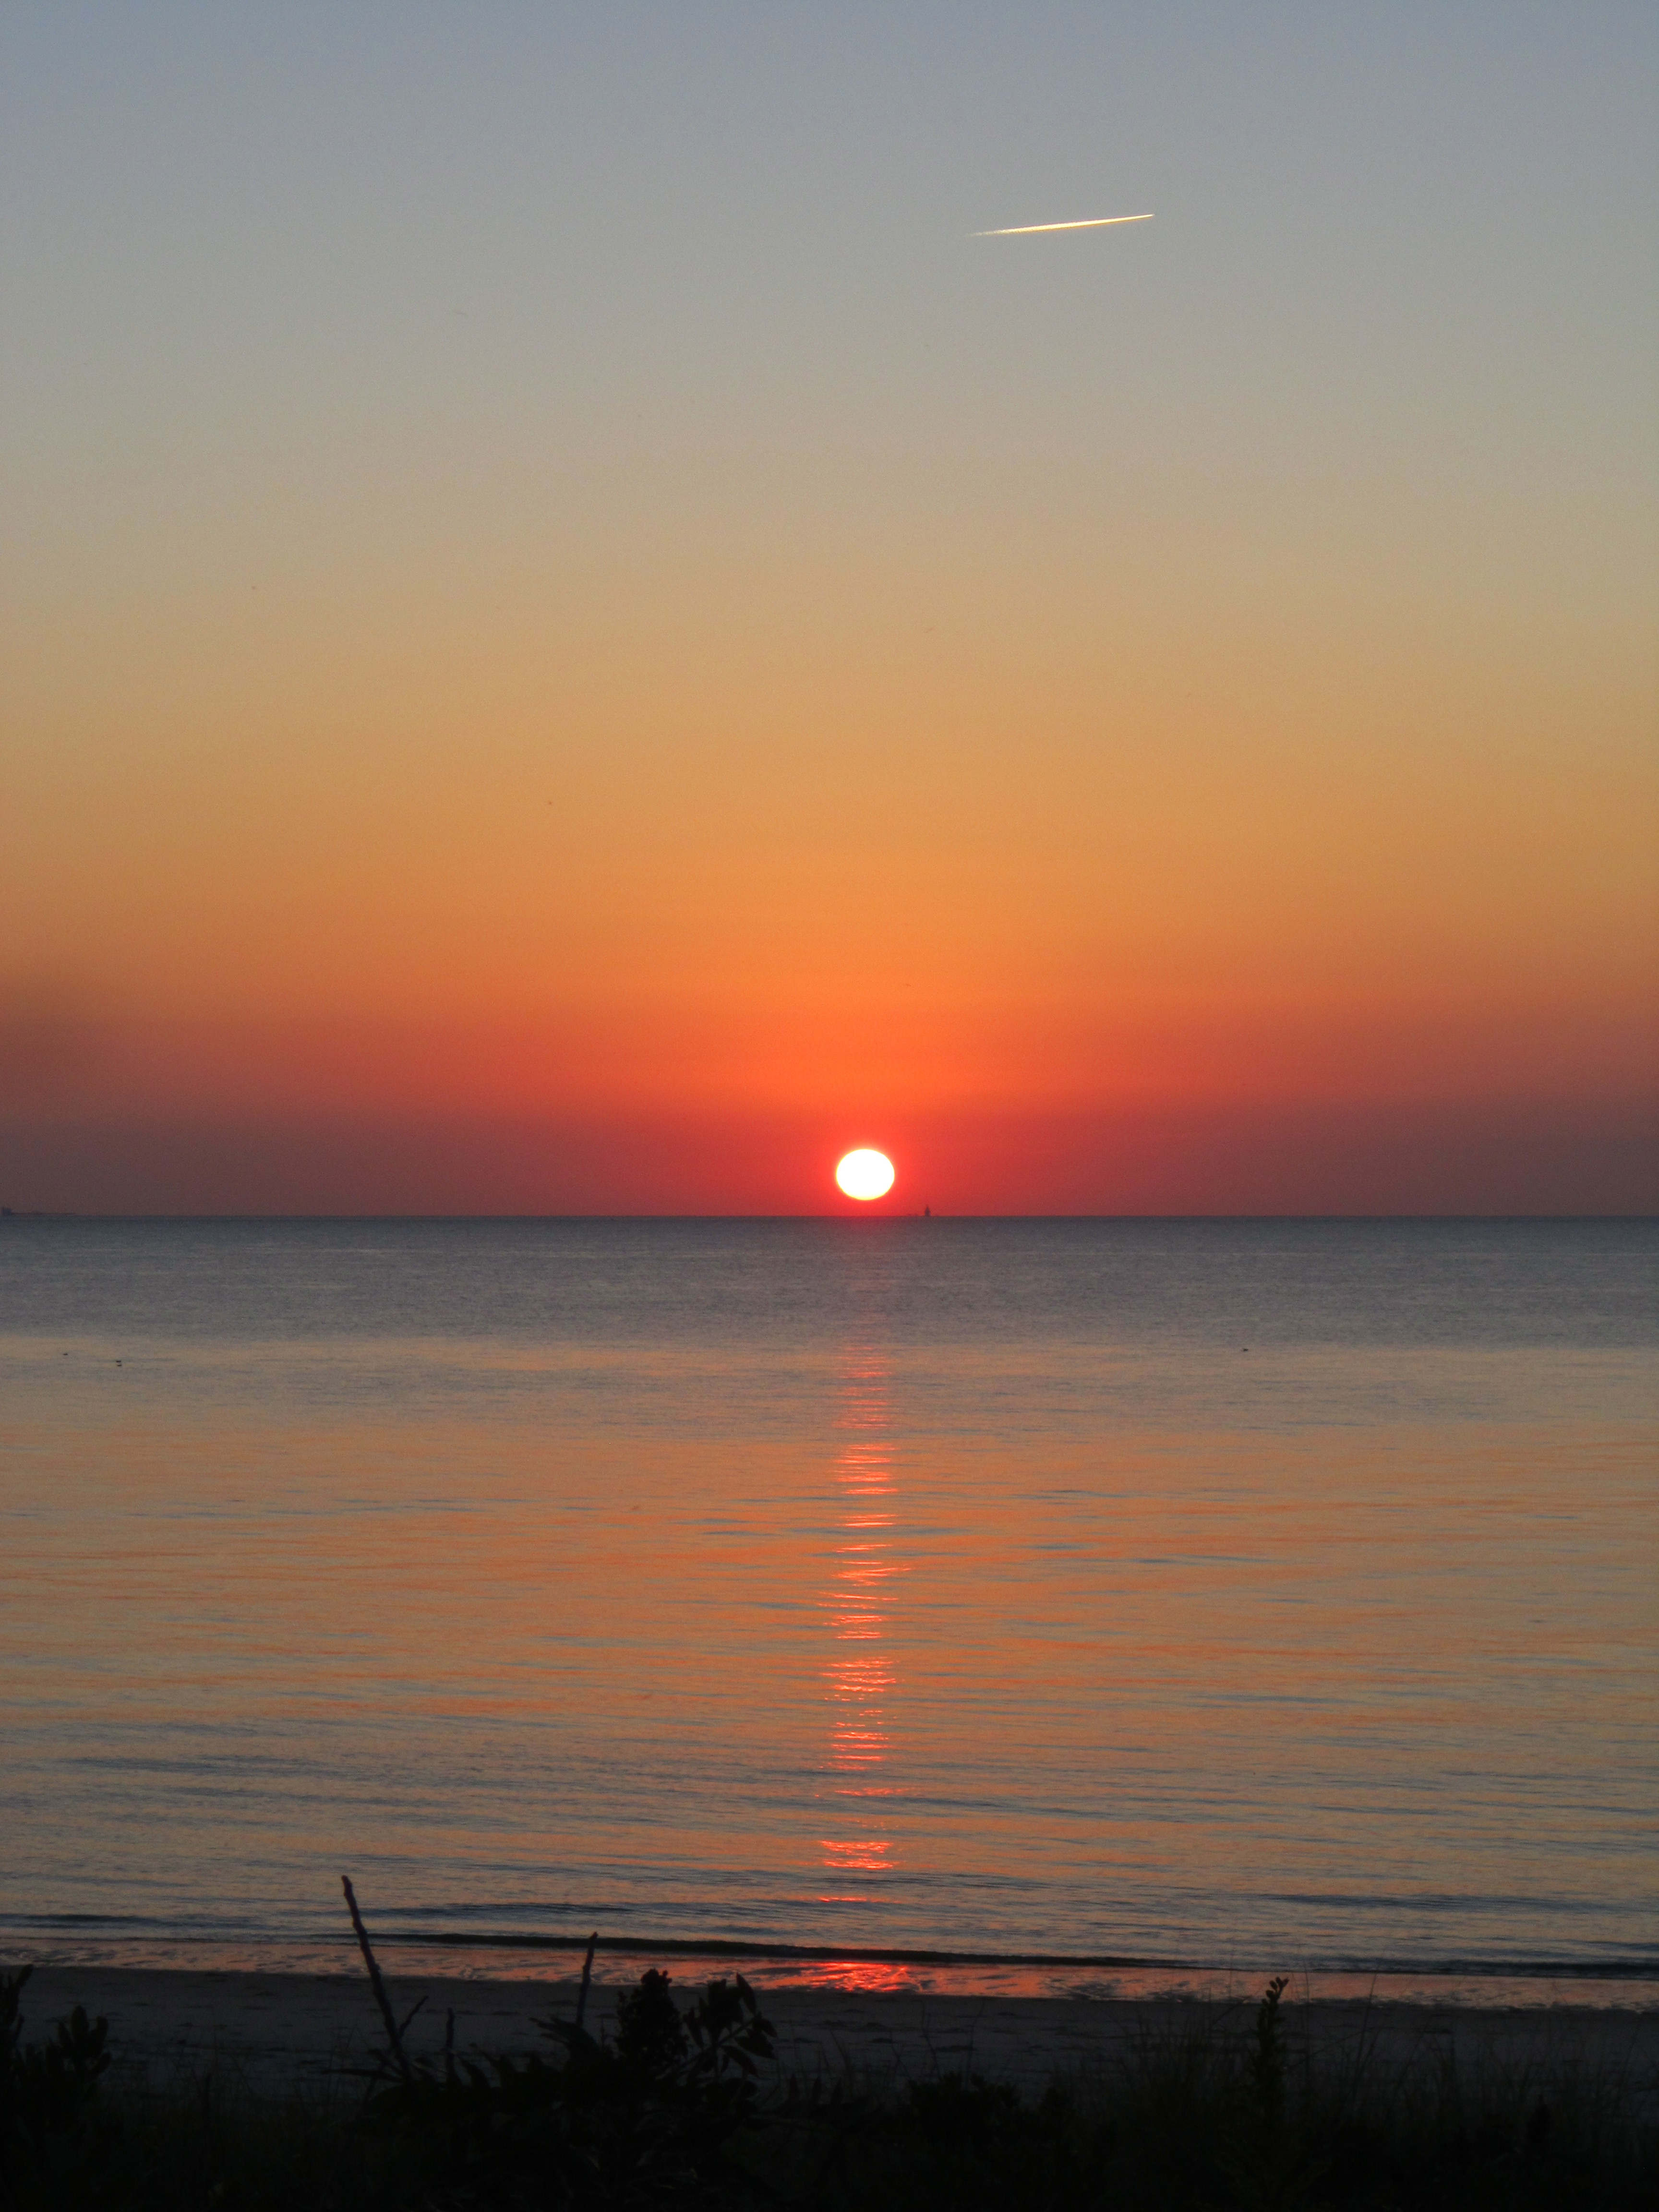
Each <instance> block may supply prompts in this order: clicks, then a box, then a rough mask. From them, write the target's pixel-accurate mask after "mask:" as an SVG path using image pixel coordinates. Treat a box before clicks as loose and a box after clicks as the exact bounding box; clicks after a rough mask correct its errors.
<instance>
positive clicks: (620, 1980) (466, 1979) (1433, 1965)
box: [0, 1920, 1659, 2013]
mask: <svg viewBox="0 0 1659 2212" xmlns="http://www.w3.org/2000/svg"><path fill="white" fill-rule="evenodd" d="M369 1934H370V1937H371V1940H372V1941H373V1942H374V1947H375V1950H376V1952H377V1954H379V1955H380V1959H381V1960H382V1963H383V1965H384V1966H386V1971H387V1972H388V1973H390V1974H392V1975H394V1976H396V1977H397V1978H400V1979H404V1980H436V1981H446V1982H455V1983H459V1984H471V1983H477V1982H483V1983H489V1984H497V1983H500V1984H526V1985H532V1984H533V1985H538V1986H541V1987H544V1988H549V1989H551V1988H555V1987H557V1986H559V1985H560V1984H562V1983H564V1982H567V1981H568V1982H570V1983H572V1984H574V1980H575V1978H576V1977H577V1975H578V1973H579V1972H580V1962H581V1960H582V1958H583V1956H584V1954H586V1951H587V1948H588V1945H589V1942H590V1941H594V1948H595V1955H594V1959H593V1966H592V1974H593V1979H594V1981H595V1984H599V1985H607V1984H622V1985H624V1986H627V1985H631V1984H633V1983H634V1982H635V1981H636V1980H637V1979H638V1978H639V1976H640V1975H641V1973H642V1972H645V1970H646V1969H647V1967H649V1966H659V1967H661V1968H664V1969H665V1970H666V1971H668V1972H671V1973H672V1974H673V1975H674V1977H675V1978H676V1980H677V1982H679V1983H681V1984H688V1983H693V1982H695V1983H702V1982H706V1981H708V1980H711V1979H714V1978H717V1977H720V1976H727V1977H729V1976H731V1975H732V1974H734V1973H740V1974H742V1975H743V1976H744V1978H745V1979H746V1980H748V1981H749V1982H750V1983H751V1984H753V1985H754V1987H755V1988H756V1989H757V1990H767V1991H782V1990H803V1991H809V1992H811V1991H820V1992H824V1993H827V1994H830V1995H834V1994H836V1993H841V1994H845V1995H849V1996H850V1995H866V1996H868V1995H876V1994H887V1995H892V1996H907V1995H908V1996H937V1997H953V1998H963V1999H971V2000H998V2001H1001V2000H1007V2001H1010V2002H1017V2001H1026V2000H1035V1999H1043V2000H1054V2001H1060V2000H1073V1999H1075V2000H1078V2001H1080V2002H1136V2003H1172V2002H1173V2003H1188V2004H1215V2003H1230V2002H1238V2001H1240V2000H1241V1999H1242V1998H1243V1996H1246V1995H1248V1994H1249V1992H1250V1991H1251V1990H1260V1989H1261V1987H1263V1986H1264V1985H1265V1984H1266V1983H1267V1980H1268V1978H1270V1977H1271V1976H1272V1975H1273V1974H1275V1973H1286V1974H1288V1975H1289V1976H1290V1978H1291V1983H1292V1985H1293V1986H1294V1987H1295V1988H1296V1989H1297V1990H1298V1991H1300V1992H1304V1993H1307V1996H1308V1997H1309V1998H1310V2001H1311V2002H1316V2003H1332V2002H1369V2003H1371V2004H1374V2005H1375V2004H1387V2005H1397V2004H1415V2005H1420V2006H1428V2007H1430V2008H1433V2009H1436V2010H1456V2011H1474V2012H1488V2011H1491V2012H1514V2011H1522V2010H1532V2011H1558V2010H1561V2009H1563V2008H1569V2009H1574V2010H1578V2011H1584V2012H1609V2013H1611V2012H1630V2013H1642V2012H1650V2011H1659V1960H1641V1959H1613V1960H1559V1959H1557V1960H1514V1961H1502V1960H1420V1961H1419V1960H1412V1961H1404V1960H1391V1961H1389V1962H1386V1963H1383V1964H1372V1963H1369V1962H1349V1961H1344V1962H1340V1963H1338V1964H1334V1965H1328V1964H1321V1963H1310V1962H1308V1961H1306V1960H1298V1959H1295V1958H1290V1959H1286V1958H1285V1957H1284V1956H1283V1955H1282V1954H1281V1955H1279V1956H1273V1957H1264V1958H1261V1959H1252V1958H1249V1957H1248V1956H1245V1957H1242V1958H1234V1959H1232V1960H1226V1961H1219V1962H1218V1961H1204V1960H1196V1959H1194V1960H1180V1959H1146V1958H1136V1957H1133V1956H1130V1955H1108V1954H1073V1953H1054V1952H1012V1951H1009V1952H1003V1951H983V1952H981V1951H953V1950H946V1949H943V1948H907V1947H896V1946H879V1947H878V1946H875V1945H856V1944H851V1945H848V1944H840V1945H829V1944H817V1943H787V1942H768V1941H764V1940H761V1939H752V1940H751V1939H747V1938H734V1937H702V1936H674V1937H670V1936H634V1935H631V1934H629V1935H626V1936H623V1935H607V1934H605V1932H604V1931H603V1930H601V1931H600V1933H599V1936H598V1937H597V1940H595V1939H594V1938H593V1937H592V1933H591V1931H587V1932H583V1933H580V1934H548V1935H527V1934H498V1933H491V1932H487V1931H484V1932H477V1931H470V1930H459V1929H410V1928H401V1927H395V1926H394V1927H392V1928H387V1927H386V1926H384V1925H375V1924H374V1922H373V1920H371V1923H370V1927H369ZM8 1964H9V1965H24V1964H28V1965H32V1966H34V1967H35V1968H36V1970H37V1972H47V1971H52V1972H57V1971H60V1970H62V1971H72V1972H87V1973H90V1974H94V1975H95V1974H99V1973H104V1974H109V1975H125V1974H132V1973H137V1974H145V1973H162V1974H165V1973H175V1974H194V1975H205V1976H214V1975H217V1976H232V1977H234V1976H237V1975H253V1976H258V1977H264V1978H270V1977H276V1978H283V1977H289V1978H301V1979H307V1980H312V1979H346V1980H349V1979H350V1978H352V1977H353V1976H354V1975H356V1974H359V1973H360V1972H361V1966H360V1962H359V1960H358V1954H357V1948H356V1941H355V1938H354V1937H353V1936H352V1935H351V1933H350V1931H349V1929H343V1930H338V1931H336V1930H329V1931H327V1932H323V1931H319V1932H317V1933H315V1934H313V1935H311V1936H264V1937H258V1938H254V1939H249V1938H246V1937H243V1938H240V1939H237V1938H233V1937H228V1936H161V1935H142V1936H140V1935H124V1936H112V1935H110V1934H106V1933H104V1932H101V1931H96V1932H94V1929H90V1928H89V1929H87V1930H86V1931H85V1932H82V1931H81V1930H79V1929H72V1928H69V1927H64V1926H62V1925H60V1926H58V1927H57V1928H55V1929H52V1930H51V1931H50V1932H48V1931H46V1930H45V1929H40V1928H38V1927H37V1928H28V1929H19V1928H15V1927H14V1928H13V1929H10V1930H7V1929H4V1928H3V1927H0V1965H8Z"/></svg>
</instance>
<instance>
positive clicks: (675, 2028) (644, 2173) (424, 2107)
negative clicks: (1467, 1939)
mask: <svg viewBox="0 0 1659 2212" xmlns="http://www.w3.org/2000/svg"><path fill="white" fill-rule="evenodd" d="M365 1954H366V1957H367V1958H372V1953H371V1952H369V1951H368V1947H367V1945H366V1946H365ZM381 1995H382V1996H384V1995H385V1992H384V1990H382V1991H381ZM3 1996H4V2000H5V2003H4V2006H3V2007H0V2010H3V2012H4V2018H5V2028H4V2042H3V2052H0V2057H3V2071H0V2130H3V2135H0V2140H3V2158H4V2164H3V2169H0V2203H3V2204H4V2205H5V2206H6V2207H7V2208H8V2212H11V2208H15V2212H48V2208H51V2209H52V2212H57V2208H60V2207H62V2208H70V2207H76V2208H79V2207H106V2206H107V2207H111V2208H114V2207H122V2208H128V2207H130V2208H132V2212H151V2208H155V2212H161V2208H163V2207H166V2208H168V2212H197V2208H200V2212H238V2208H246V2212H278V2209H279V2208H281V2212H289V2208H300V2207H305V2208H307V2212H422V2208H425V2212H468V2208H474V2207H476V2208H480V2212H482V2208H489V2207H500V2208H503V2212H505V2208H516V2207H532V2206H548V2207H557V2206H571V2207H588V2206H592V2207H596V2208H597V2207H601V2206H615V2207H618V2208H622V2207H634V2206H638V2207H647V2206H670V2205H687V2206H693V2205H700V2206H708V2207H720V2206H734V2207H735V2206H750V2205H753V2206H761V2205H775V2206H790V2207H799V2208H801V2212H855V2208H856V2212H866V2208H867V2212H883V2209H884V2208H886V2207H893V2208H896V2212H901V2208H902V2212H927V2208H932V2207H934V2206H938V2207H941V2208H943V2207H945V2206H951V2207H959V2206H960V2207H969V2208H975V2207H981V2206H982V2207H985V2208H987V2212H988V2208H991V2207H999V2208H1001V2207H1012V2208H1025V2207H1030V2208H1032V2212H1036V2208H1039V2207H1041V2208H1044V2212H1048V2208H1056V2212H1068V2208H1072V2207H1077V2208H1079V2212H1081V2208H1084V2207H1089V2208H1101V2207H1108V2206H1121V2207H1124V2208H1131V2207H1133V2208H1139V2207H1143V2206H1145V2207H1149V2208H1152V2207H1157V2208H1164V2207H1169V2208H1177V2209H1179V2208H1188V2207H1191V2208H1193V2212H1200V2208H1201V2212H1233V2208H1237V2212H1255V2208H1267V2207H1274V2208H1285V2212H1289V2208H1298V2207H1305V2208H1310V2212H1311V2208H1315V2207H1321V2206H1324V2207H1329V2208H1332V2212H1347V2209H1348V2208H1353V2212H1385V2208H1402V2212H1403V2208H1415V2207H1419V2206H1422V2207H1435V2208H1446V2212H1460V2208H1464V2207H1468V2208H1499V2207H1504V2208H1507V2207H1516V2208H1534V2207H1535V2208H1540V2209H1541V2208H1546V2207H1550V2208H1553V2207H1564V2208H1565V2207H1573V2208H1579V2207H1583V2208H1589V2212H1597V2209H1598V2208H1607V2212H1613V2208H1620V2212H1622V2208H1626V2207H1630V2208H1635V2207H1637V2206H1641V2207H1643V2208H1644V2212H1645V2208H1646V2207H1648V2206H1649V2205H1650V2204H1651V2203H1654V2202H1655V2201H1656V2200H1659V2136H1656V2126H1655V2112H1656V2096H1659V2082H1656V2081H1654V2080H1653V2079H1650V2078H1647V2076H1646V2075H1644V2074H1643V2073H1642V2072H1641V2071H1640V2070H1639V2068H1638V2064H1637V2063H1636V2062H1635V2061H1634V2060H1632V2062H1630V2063H1614V2062H1610V2061H1609V2060H1607V2057H1605V2056H1602V2057H1598V2058H1595V2059H1594V2060H1593V2061H1591V2062H1589V2063H1586V2062H1585V2060H1584V2058H1583V2053H1582V2051H1580V2050H1578V2049H1577V2048H1576V2045H1575V2039H1574V2037H1573V2035H1572V2033H1571V2027H1570V2024H1568V2023H1565V2022H1564V2023H1562V2024H1561V2028H1560V2032H1559V2033H1552V2032H1551V2029H1550V2027H1549V2025H1548V2023H1547V2022H1546V2023H1545V2024H1544V2025H1543V2026H1542V2027H1541V2031H1540V2033H1539V2034H1538V2035H1537V2036H1536V2037H1534V2039H1532V2040H1531V2041H1530V2042H1529V2044H1528V2046H1527V2051H1526V2055H1525V2056H1524V2057H1522V2058H1519V2059H1517V2058H1516V2057H1515V2056H1514V2054H1513V2051H1512V2050H1510V2049H1509V2048H1508V2047H1507V2046H1504V2045H1501V2044H1499V2043H1496V2042H1495V2043H1493V2044H1492V2046H1491V2047H1490V2048H1487V2049H1484V2050H1483V2049H1482V2048H1481V2047H1480V2045H1479V2044H1478V2043H1476V2044H1475V2045H1473V2046H1471V2045H1470V2044H1469V2042H1468V2039H1465V2040H1464V2041H1463V2043H1462V2045H1461V2046H1460V2047H1458V2048H1457V2049H1456V2050H1455V2051H1451V2050H1449V2049H1447V2048H1445V2047H1443V2046H1436V2045H1433V2044H1432V2043H1430V2042H1419V2043H1417V2044H1415V2045H1405V2046H1402V2045H1401V2044H1400V2042H1399V2040H1398V2039H1396V2038H1391V2037H1390V2036H1389V2035H1387V2034H1384V2033H1375V2034H1372V2033H1361V2034H1360V2035H1358V2037H1349V2038H1346V2039H1342V2040H1340V2042H1336V2043H1331V2042H1328V2041H1327V2042H1322V2041H1321V2039H1319V2038H1318V2037H1316V2036H1315V2035H1312V2034H1310V2033H1306V2032H1305V2030H1304V2027H1303V2026H1301V2025H1298V2023H1297V2021H1296V2019H1295V2018H1294V2017H1293V2015H1292V2008H1291V2005H1290V2004H1289V2003H1288V2002H1287V2001H1286V1997H1285V1988H1284V1984H1282V1983H1279V1982H1275V1983H1274V1984H1271V1985H1270V1986H1269V1988H1268V1989H1267V1991H1266V1992H1264V1993H1263V1994H1262V1996H1261V1998H1260V1999H1259V2001H1258V2002H1256V2003H1255V2006H1254V2007H1247V2008H1239V2007H1236V2006H1227V2005H1219V2004H1205V2003H1193V2004H1190V2005H1184V2006H1180V2007H1173V2008H1164V2011H1163V2012H1162V2013H1160V2015H1158V2021H1157V2023H1156V2024H1155V2025H1152V2026H1150V2027H1148V2029H1147V2030H1146V2033H1144V2034H1141V2035H1139V2036H1138V2037H1136V2038H1133V2039H1131V2040H1130V2041H1129V2042H1127V2044H1125V2045H1122V2046H1121V2047H1120V2048H1118V2049H1117V2050H1115V2051H1114V2052H1113V2054H1112V2056H1111V2057H1109V2059H1107V2060H1104V2061H1103V2062H1102V2063H1099V2064H1097V2065H1094V2066H1091V2067H1089V2068H1087V2069H1073V2070H1072V2071H1070V2072H1069V2073H1063V2074H1056V2075H1054V2078H1053V2079H1051V2080H1050V2081H1048V2083H1047V2084H1046V2086H1044V2087H1040V2088H1034V2087H1030V2086H1029V2085H1026V2086H1023V2085H1021V2084H1019V2083H1017V2082H1014V2081H1007V2080H1001V2079H987V2078H985V2077H984V2076H982V2075H977V2074H975V2073H974V2072H972V2071H971V2070H963V2069H942V2070H939V2071H938V2072H936V2073H934V2074H933V2075H931V2076H928V2077H926V2078H911V2079H905V2078H903V2077H902V2075H899V2074H898V2073H897V2072H896V2071H893V2072H889V2073H886V2074H884V2073H883V2072H882V2071H881V2070H879V2069H872V2068H871V2067H869V2066H867V2065H866V2066H865V2067H864V2068H862V2069H854V2068H850V2067H849V2068H845V2069H841V2070H836V2069H829V2068H827V2067H826V2068H821V2069H818V2070H817V2071H816V2072H814V2073H810V2074H803V2073H802V2072H800V2071H799V2070H789V2069H785V2068H784V2067H782V2066H781V2065H780V2064H779V2063H778V2062H777V2060H776V2059H775V2057H774V2055H773V2039H772V2035H771V2033H770V2029H769V2024H768V2021H767V2019H766V2001H765V1999H764V1997H763V1996H759V1995H757V1993H756V1992H754V1991H753V1990H750V1989H749V1987H748V1985H747V1984H745V1983H744V1981H743V1980H742V1979H741V1978H736V1979H735V1980H733V1981H730V1982H725V1981H721V1982H716V1983H714V1984H709V1985H708V1987H707V1988H706V1989H704V1990H702V1991H701V1992H699V1993H698V1994H697V1995H696V1997H695V1998H691V1999H688V1997H687V1996H685V1995H684V1993H682V1992H681V1991H679V1990H677V1989H676V1988H675V1987H674V1985H673V1984H672V1983H671V1980H670V1978H669V1977H668V1976H667V1975H665V1974H664V1973H661V1972H654V1971H653V1972H650V1973H647V1974H646V1975H645V1976H643V1977H642V1978H641V1982H640V1983H639V1984H638V1986H637V1987H636V1989H635V1990H634V1991H633V1992H632V1993H631V1994H630V1995H629V1996H625V1997H624V1998H623V2001H622V2002H621V2004H620V2005H619V2007H618V2008H617V2013H616V2016H615V2020H614V2023H613V2024H612V2026H611V2027H609V2028H607V2029H605V2030H604V2031H603V2032H600V2033H593V2032H591V2031H590V2030H589V2028H588V2027H586V2025H584V2024H583V2023H582V2021H580V2018H579V2017H576V2016H574V2015H573V2017H571V2018H569V2019H557V2018H551V2017H550V2018H549V2019H548V2020H547V2021H544V2023H543V2028H542V2033H541V2036H540V2039H539V2041H538V2045H536V2047H534V2048H532V2049H526V2050H522V2051H515V2052H513V2053H508V2054H503V2053H499V2052H498V2053H495V2054H489V2055H472V2054H467V2053H464V2052H459V2051H456V2050H455V2049H454V2047H453V2036H452V2037H450V2038H447V2039H446V2043H445V2045H443V2046H441V2047H437V2048H428V2049H427V2050H426V2051H424V2052H423V2053H422V2055H419V2056H416V2055H413V2054H411V2053H410V2051H409V2050H408V2049H407V2047H406V2046H404V2045H402V2042H401V2034H400V2028H399V2023H398V2020H397V2018H396V2015H395V2013H394V2012H392V2010H391V2009H390V2008H389V2006H388V2009H387V2010H386V2013H385V2014H384V2015H383V2019H384V2020H385V2021H386V2041H385V2043H384V2045H382V2047H381V2048H380V2051H378V2052H377V2054H376V2063H374V2064H373V2065H371V2066H368V2067H362V2066H357V2067H349V2068H348V2067H337V2068H335V2069H332V2070H331V2071H329V2072H325V2073H324V2074H322V2075H318V2076H315V2077H313V2079H312V2080H311V2081H310V2082H309V2083H308V2085H307V2087H305V2089H304V2090H303V2091H293V2092H288V2093H283V2092H273V2091H272V2090H271V2089H270V2087H268V2086H262V2085H258V2084H255V2083H252V2082H250V2081H248V2080H246V2078H240V2077H239V2075H238V2072H237V2069H235V2067H234V2064H229V2065H227V2064H225V2063H222V2062H216V2063H204V2064H202V2065H200V2066H199V2067H197V2066H196V2065H194V2064H193V2063H191V2061H190V2060H189V2059H187V2058H186V2059H183V2060H180V2061H179V2062H177V2063H175V2064H174V2065H173V2068H172V2069H171V2070H170V2071H168V2072H167V2073H165V2074H164V2075H162V2077H161V2078H160V2079H157V2078H155V2076H154V2075H151V2076H150V2077H149V2079H148V2080H146V2081H128V2080H125V2079H124V2078H123V2076H122V2073H121V2069H120V2068H119V2066H116V2067H115V2068H114V2069H110V2068H109V2066H108V2060H109V2057H110V2051H109V2046H108V2041H107V2039H106V2036H105V2035H104V2034H103V2033H100V2023H99V2022H98V2021H95V2020H88V2018H87V2017H86V2016H85V2015H84V2013H82V2014H81V2015H80V2016H79V2017H78V2018H71V2019H70V2021H67V2022H65V2023H64V2024H62V2025H53V2026H52V2027H50V2028H49V2029H48V2030H47V2031H46V2032H41V2031H40V2030H38V2029H37V2030H35V2031H33V2033H31V2032H30V2031H29V2030H28V2028H27V2027H25V2025H24V2024H23V2022H22V2021H21V2008H22V2005H23V2002H24V2001H25V2000H26V1999H27V1984H26V1983H23V1982H21V1981H20V1980H18V1979H16V1978H13V1979H11V1980H9V1982H8V1983H7V1984H6V1985H5V1989H4V1992H3ZM370 2001H371V2000H370V1993H369V1991H368V1990H367V1989H365V1991H364V2002H365V2006H368V2004H369V2002H370ZM1632 2047H1633V2046H1632ZM116 2055H117V2057H118V2053H117V2054H116Z"/></svg>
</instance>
